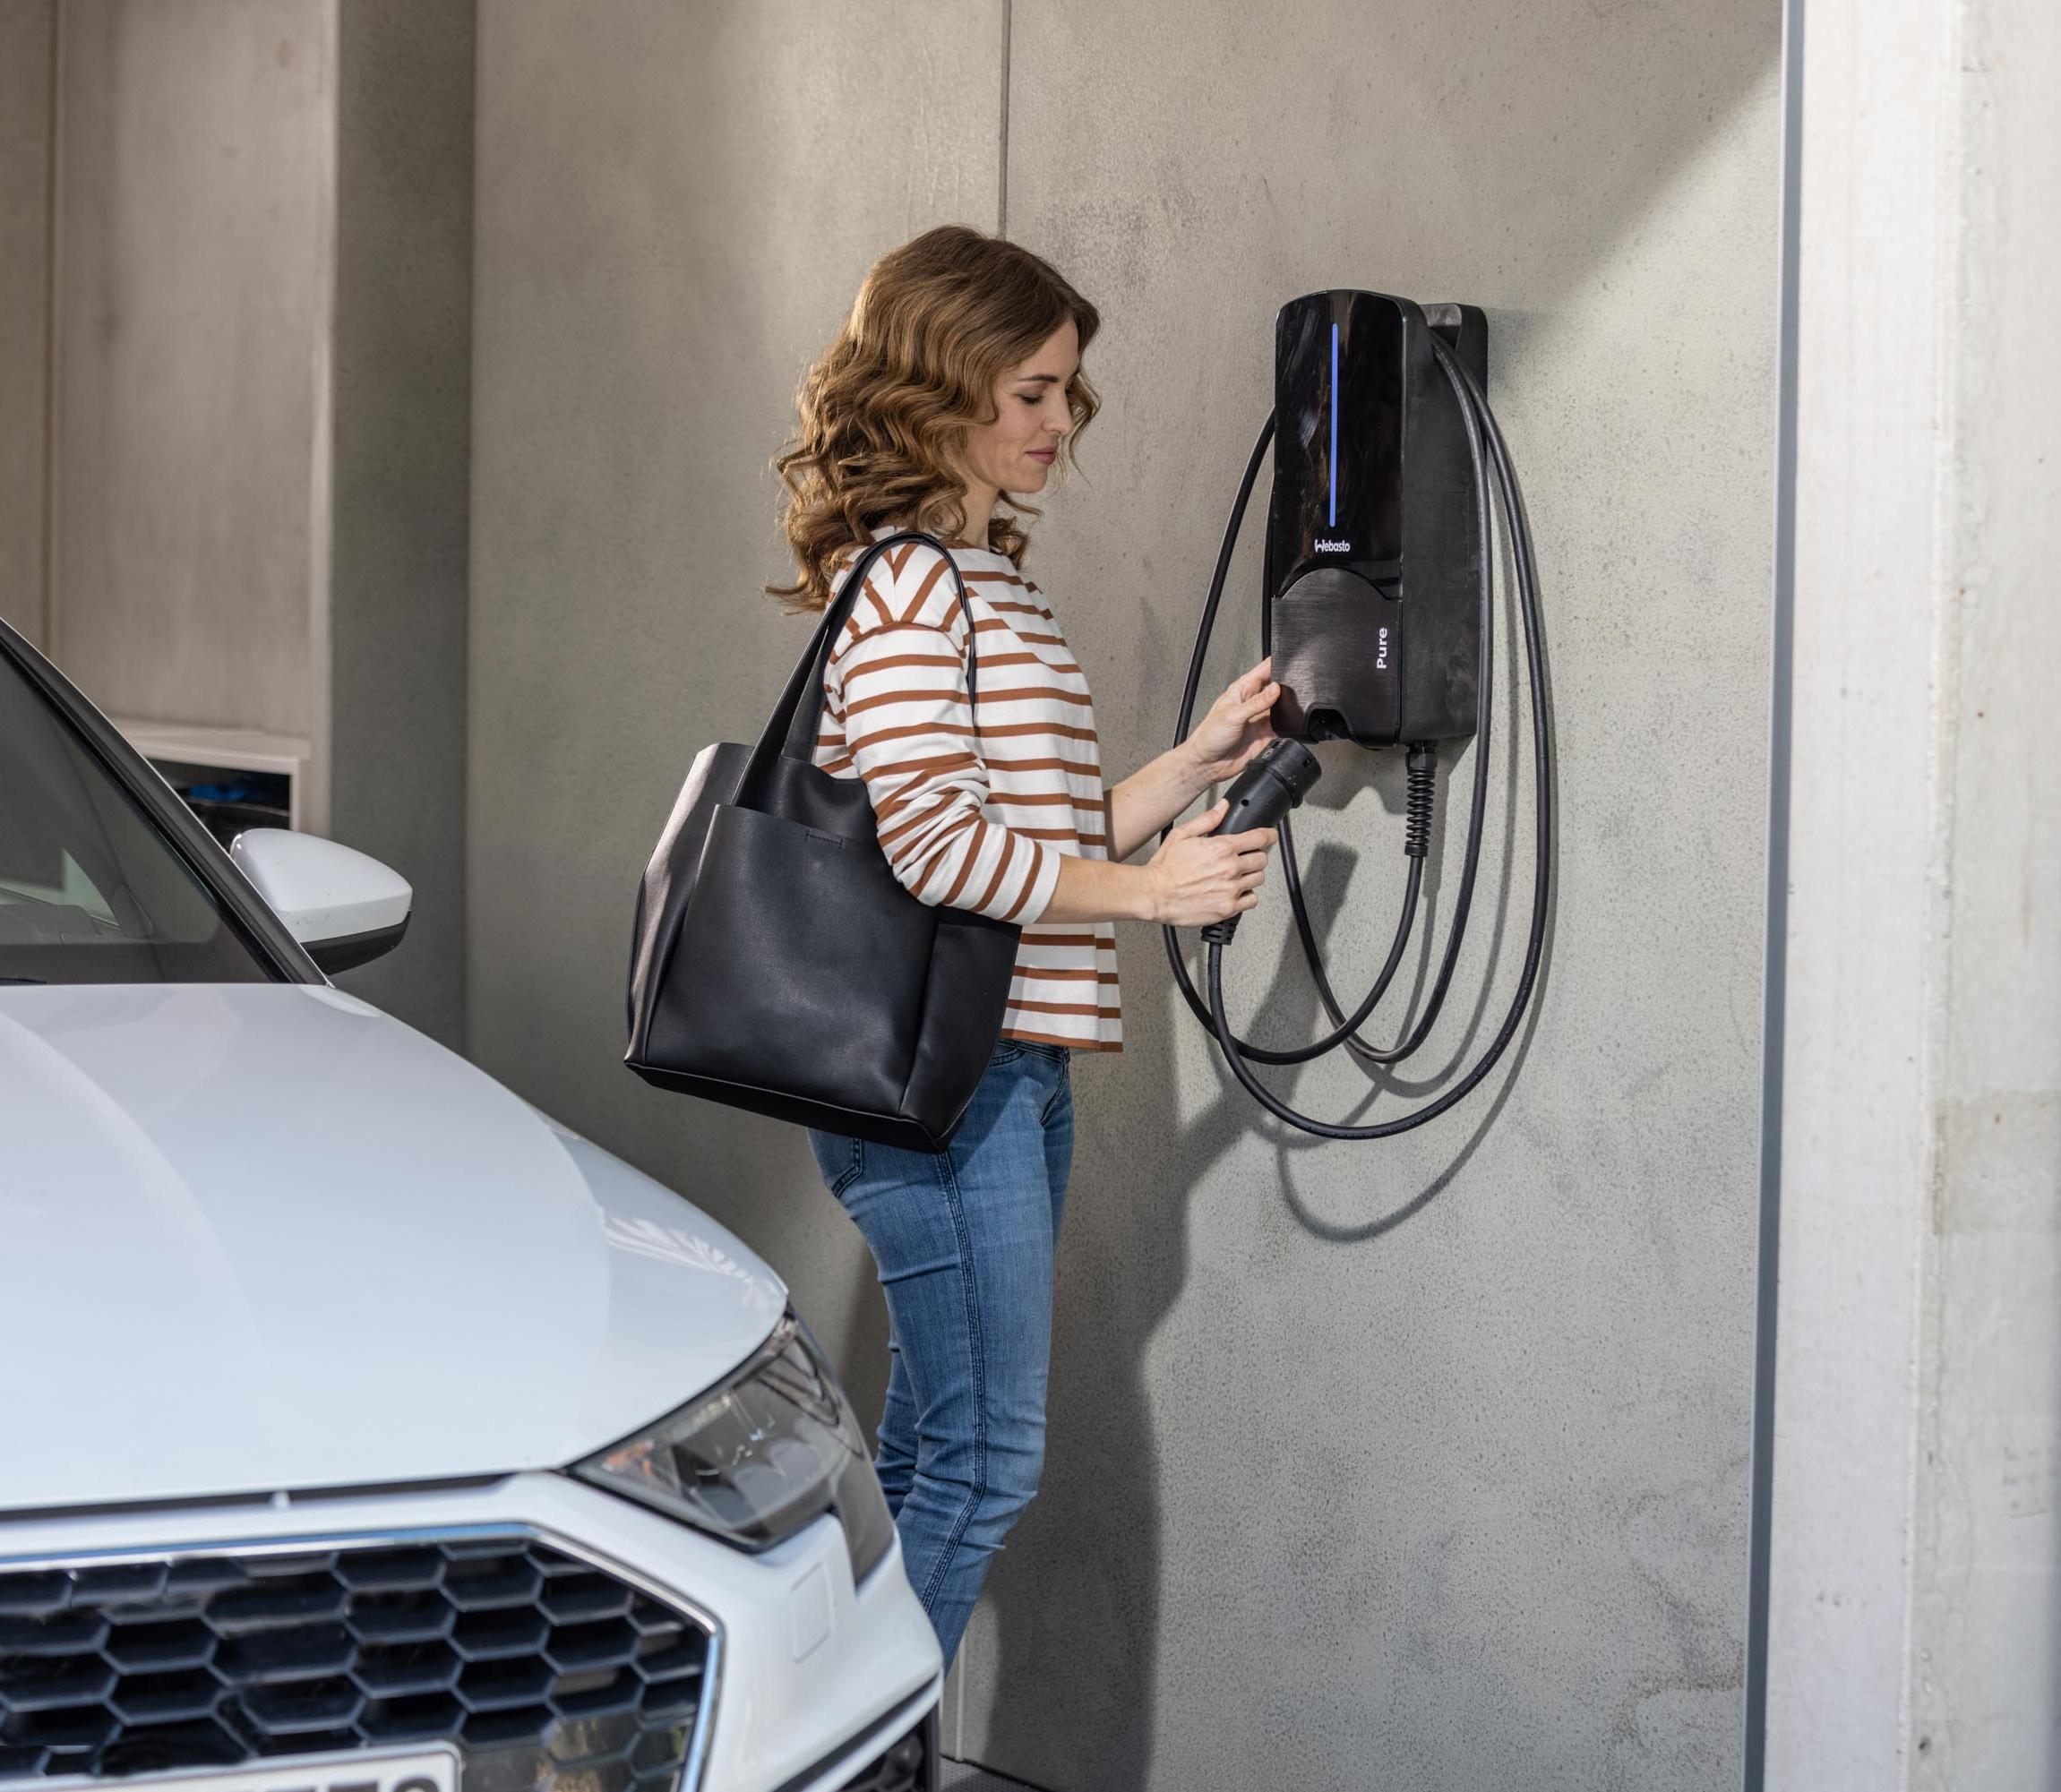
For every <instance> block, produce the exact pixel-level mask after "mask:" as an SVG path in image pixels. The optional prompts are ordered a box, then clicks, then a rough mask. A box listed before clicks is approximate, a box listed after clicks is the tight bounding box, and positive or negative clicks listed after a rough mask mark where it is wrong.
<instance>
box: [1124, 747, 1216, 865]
mask: <svg viewBox="0 0 2061 1792" xmlns="http://www.w3.org/2000/svg"><path fill="white" fill-rule="evenodd" d="M1208 788H1209V777H1208V775H1207V772H1206V771H1205V770H1204V769H1203V768H1202V767H1200V766H1199V765H1198V763H1197V762H1196V758H1195V755H1194V754H1193V753H1191V752H1190V751H1189V750H1188V748H1187V747H1186V746H1180V747H1174V748H1172V749H1170V750H1168V751H1166V752H1164V753H1162V754H1161V755H1160V756H1159V757H1158V758H1157V759H1153V760H1150V761H1149V762H1147V763H1146V764H1145V765H1143V766H1140V767H1138V770H1136V771H1135V772H1133V773H1132V774H1131V775H1130V776H1129V777H1127V778H1126V779H1124V781H1123V782H1122V783H1121V784H1120V785H1113V786H1112V788H1111V790H1110V793H1109V856H1110V857H1111V858H1112V859H1128V858H1129V857H1130V855H1131V854H1132V853H1135V852H1137V851H1138V848H1139V847H1140V846H1142V845H1145V844H1146V842H1147V841H1148V840H1150V839H1151V838H1152V837H1153V836H1155V835H1156V834H1157V833H1158V832H1159V830H1160V829H1161V828H1163V827H1168V826H1171V825H1172V822H1173V821H1174V820H1175V819H1177V818H1178V817H1179V816H1180V814H1181V811H1182V810H1184V809H1186V808H1187V807H1188V806H1189V803H1191V802H1194V801H1195V799H1196V798H1197V797H1198V796H1200V795H1201V794H1202V793H1203V792H1204V791H1206V790H1207V789H1208Z"/></svg>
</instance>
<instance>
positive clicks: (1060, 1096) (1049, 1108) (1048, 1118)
mask: <svg viewBox="0 0 2061 1792" xmlns="http://www.w3.org/2000/svg"><path fill="white" fill-rule="evenodd" d="M1072 1093H1073V1085H1072V1084H1071V1083H1070V1082H1069V1081H1068V1079H1067V1076H1066V1073H1065V1072H1064V1071H1061V1074H1060V1079H1059V1083H1058V1085H1057V1086H1056V1087H1055V1088H1054V1089H1053V1090H1052V1093H1051V1094H1050V1095H1048V1096H1047V1097H1046V1098H1045V1104H1044V1108H1043V1111H1042V1112H1040V1113H1039V1115H1038V1117H1037V1119H1038V1124H1039V1125H1040V1126H1041V1127H1049V1126H1050V1125H1051V1124H1052V1116H1053V1115H1054V1114H1056V1113H1057V1112H1059V1104H1060V1103H1061V1102H1063V1101H1064V1100H1065V1099H1066V1098H1067V1097H1068V1096H1069V1095H1070V1094H1072Z"/></svg>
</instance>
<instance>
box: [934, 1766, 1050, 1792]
mask: <svg viewBox="0 0 2061 1792" xmlns="http://www.w3.org/2000/svg"><path fill="white" fill-rule="evenodd" d="M938 1792H1037V1788H1035V1787H1030V1786H1026V1785H1025V1784H1024V1783H1023V1781H1022V1780H1020V1779H1003V1778H1002V1777H1001V1775H1000V1774H999V1773H990V1772H989V1771H987V1769H986V1768H984V1767H975V1766H974V1765H973V1764H972V1762H965V1761H948V1762H945V1763H944V1771H943V1772H942V1773H941V1774H940V1776H939V1778H938Z"/></svg>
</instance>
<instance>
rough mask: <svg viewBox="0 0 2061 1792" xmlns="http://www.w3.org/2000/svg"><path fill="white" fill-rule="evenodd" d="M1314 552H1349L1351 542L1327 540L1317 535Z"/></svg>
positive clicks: (1350, 551) (1350, 550)
mask: <svg viewBox="0 0 2061 1792" xmlns="http://www.w3.org/2000/svg"><path fill="white" fill-rule="evenodd" d="M1316 552H1317V553H1352V552H1353V544H1352V543H1351V542H1349V541H1327V540H1325V538H1324V537H1323V536H1318V537H1317V548H1316Z"/></svg>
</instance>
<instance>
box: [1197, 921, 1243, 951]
mask: <svg viewBox="0 0 2061 1792" xmlns="http://www.w3.org/2000/svg"><path fill="white" fill-rule="evenodd" d="M1237 931H1238V917H1237V916H1236V915H1235V914H1227V915H1225V916H1224V919H1223V920H1222V921H1213V922H1210V923H1209V925H1208V926H1207V927H1206V928H1204V929H1203V930H1202V938H1203V940H1204V942H1205V943H1206V944H1207V945H1210V946H1228V945H1230V944H1231V936H1232V934H1234V933H1236V932H1237Z"/></svg>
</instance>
